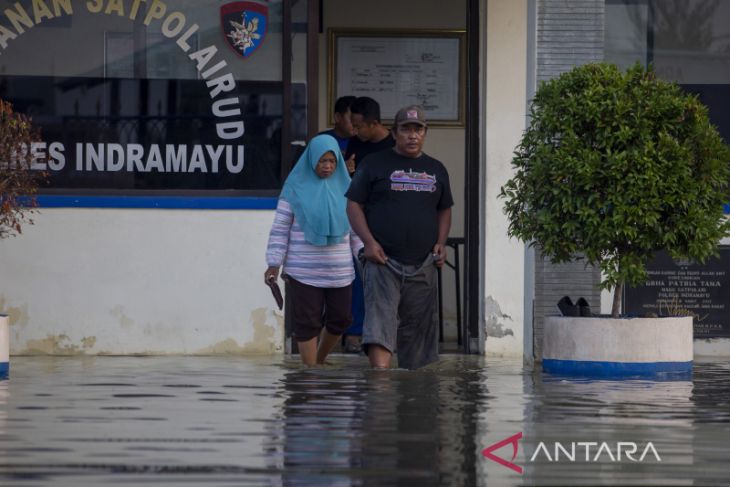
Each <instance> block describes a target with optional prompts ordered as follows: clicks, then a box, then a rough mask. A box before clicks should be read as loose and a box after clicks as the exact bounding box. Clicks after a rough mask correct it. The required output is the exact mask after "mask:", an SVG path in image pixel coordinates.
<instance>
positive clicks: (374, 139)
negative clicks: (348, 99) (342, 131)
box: [345, 96, 395, 175]
mask: <svg viewBox="0 0 730 487" xmlns="http://www.w3.org/2000/svg"><path fill="white" fill-rule="evenodd" d="M350 111H351V112H352V115H350V119H351V120H352V128H353V130H354V131H355V135H354V136H353V137H352V138H350V142H349V143H348V145H347V152H346V153H345V162H346V163H347V169H348V170H349V171H350V175H352V174H353V173H354V172H355V169H356V168H357V166H358V164H359V163H360V162H361V161H362V160H363V159H365V157H367V156H368V155H370V154H374V153H375V152H380V151H381V150H383V149H390V148H391V147H393V146H394V145H395V140H394V139H393V135H392V134H391V133H390V130H388V129H387V128H385V126H384V125H383V123H382V121H381V120H380V105H379V104H378V102H377V101H375V100H373V99H372V98H370V97H367V96H361V97H359V98H357V99H356V100H355V101H354V102H353V103H352V105H351V106H350Z"/></svg>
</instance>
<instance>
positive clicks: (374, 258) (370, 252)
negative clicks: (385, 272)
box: [363, 240, 388, 264]
mask: <svg viewBox="0 0 730 487" xmlns="http://www.w3.org/2000/svg"><path fill="white" fill-rule="evenodd" d="M363 255H364V256H365V258H366V259H367V260H369V261H370V262H375V263H376V264H385V262H386V261H387V260H388V256H386V255H385V251H384V250H383V247H381V246H380V244H379V243H378V242H376V241H375V240H373V242H372V243H370V244H365V250H364V251H363Z"/></svg>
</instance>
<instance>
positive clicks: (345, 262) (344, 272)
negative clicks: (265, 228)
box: [266, 198, 363, 288]
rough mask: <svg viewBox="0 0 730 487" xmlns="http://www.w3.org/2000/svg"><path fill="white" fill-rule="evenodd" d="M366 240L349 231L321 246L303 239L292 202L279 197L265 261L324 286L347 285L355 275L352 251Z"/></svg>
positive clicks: (297, 276)
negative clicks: (343, 235)
mask: <svg viewBox="0 0 730 487" xmlns="http://www.w3.org/2000/svg"><path fill="white" fill-rule="evenodd" d="M362 246H363V244H362V241H361V240H360V238H359V237H358V236H357V235H356V234H355V232H353V231H350V233H349V234H346V235H345V237H344V238H343V239H342V241H341V242H340V243H338V244H334V245H327V246H318V245H312V244H310V243H309V242H307V241H306V240H305V239H304V232H303V231H302V228H301V227H300V226H299V224H298V223H297V221H296V219H295V218H294V213H293V212H292V209H291V206H290V205H289V203H288V202H287V201H285V200H283V199H281V198H279V203H278V204H277V205H276V214H275V215H274V223H273V224H272V225H271V232H270V233H269V244H268V246H267V248H266V263H267V265H269V266H274V267H279V266H281V265H282V264H283V265H284V268H283V269H282V272H283V273H285V274H288V275H290V276H291V277H293V278H294V279H296V280H297V281H299V282H302V283H304V284H308V285H310V286H314V287H322V288H337V287H344V286H347V285H348V284H350V283H351V282H352V281H353V279H355V269H354V267H353V263H352V255H353V254H357V252H358V251H359V250H360V249H361V248H362Z"/></svg>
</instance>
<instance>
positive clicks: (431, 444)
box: [281, 360, 484, 486]
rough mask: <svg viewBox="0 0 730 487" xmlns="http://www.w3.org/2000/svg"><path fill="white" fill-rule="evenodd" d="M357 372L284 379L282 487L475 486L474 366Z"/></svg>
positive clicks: (478, 384)
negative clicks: (334, 486)
mask: <svg viewBox="0 0 730 487" xmlns="http://www.w3.org/2000/svg"><path fill="white" fill-rule="evenodd" d="M360 367H361V368H360V369H359V370H352V369H349V370H336V369H320V370H298V371H293V372H290V373H287V374H286V375H285V377H284V379H283V381H282V385H281V387H282V392H283V395H284V396H285V397H286V400H285V401H284V404H283V406H282V411H281V421H282V424H283V428H284V432H283V438H284V445H283V455H284V462H283V466H284V476H283V477H284V485H364V486H368V485H373V486H381V485H474V484H475V483H476V478H475V473H476V472H475V469H474V465H475V461H476V444H475V423H474V422H473V421H471V420H470V418H472V417H473V416H474V412H475V410H476V408H478V406H479V402H480V397H481V396H483V395H484V394H483V389H484V384H483V381H482V380H480V375H481V374H482V371H481V369H473V370H464V369H462V368H461V367H460V366H459V360H453V361H447V362H445V363H442V364H440V366H436V367H430V368H428V369H427V370H421V371H402V370H395V371H372V370H369V369H367V368H366V365H365V364H360ZM313 467H315V468H314V471H313Z"/></svg>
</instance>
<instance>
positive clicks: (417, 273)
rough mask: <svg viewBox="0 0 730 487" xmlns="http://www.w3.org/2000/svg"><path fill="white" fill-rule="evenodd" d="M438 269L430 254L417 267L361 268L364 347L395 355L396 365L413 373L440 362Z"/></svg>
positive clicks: (391, 263)
mask: <svg viewBox="0 0 730 487" xmlns="http://www.w3.org/2000/svg"><path fill="white" fill-rule="evenodd" d="M436 279H437V270H436V266H435V265H434V258H433V257H432V256H431V255H429V256H428V257H427V258H426V260H425V261H424V262H423V263H422V264H419V265H402V264H400V263H398V262H397V261H395V260H393V259H389V260H388V263H387V265H382V264H376V263H373V262H369V261H366V262H365V263H364V265H363V275H362V280H363V291H364V294H365V322H364V328H363V337H362V343H363V346H364V348H365V350H366V351H367V345H380V346H382V347H384V348H386V349H388V350H389V351H390V352H391V353H393V352H397V354H398V366H399V367H401V368H405V369H417V368H419V367H423V366H425V365H428V364H430V363H432V362H435V361H437V360H438V347H439V335H438V318H437V315H436V313H437V306H436V304H437V303H436V295H437V292H438V290H437V282H436Z"/></svg>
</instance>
